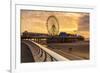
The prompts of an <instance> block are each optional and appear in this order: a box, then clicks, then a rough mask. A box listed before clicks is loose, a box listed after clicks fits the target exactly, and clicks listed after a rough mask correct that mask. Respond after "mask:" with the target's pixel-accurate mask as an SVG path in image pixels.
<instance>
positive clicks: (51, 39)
mask: <svg viewBox="0 0 100 73" xmlns="http://www.w3.org/2000/svg"><path fill="white" fill-rule="evenodd" d="M21 39H33V40H36V41H41V39H45V40H46V42H47V43H65V42H76V41H83V40H84V37H83V36H81V35H77V34H69V33H66V32H60V34H59V35H55V36H50V35H48V34H43V33H32V32H27V31H25V32H23V34H22V36H21Z"/></svg>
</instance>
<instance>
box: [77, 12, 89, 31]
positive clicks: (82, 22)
mask: <svg viewBox="0 0 100 73" xmlns="http://www.w3.org/2000/svg"><path fill="white" fill-rule="evenodd" d="M89 19H90V18H89V14H88V13H86V14H83V15H82V16H81V17H80V18H79V25H78V30H79V31H89V22H90V21H89Z"/></svg>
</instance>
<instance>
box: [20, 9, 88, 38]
mask: <svg viewBox="0 0 100 73" xmlns="http://www.w3.org/2000/svg"><path fill="white" fill-rule="evenodd" d="M51 15H54V16H55V17H56V18H57V19H58V22H59V32H67V33H72V34H76V33H77V34H80V35H82V36H84V37H85V38H89V13H79V12H78V13H75V12H50V11H34V10H21V32H24V31H28V32H36V33H48V31H47V27H46V21H47V19H48V17H49V16H51Z"/></svg>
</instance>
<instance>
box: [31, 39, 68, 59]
mask: <svg viewBox="0 0 100 73" xmlns="http://www.w3.org/2000/svg"><path fill="white" fill-rule="evenodd" d="M29 41H31V42H32V43H33V44H35V45H37V46H38V47H40V48H41V49H42V50H43V51H45V52H46V53H47V54H49V55H50V56H51V57H52V58H54V59H56V60H57V61H69V59H67V58H65V57H63V56H61V55H60V54H58V53H56V52H54V51H52V50H50V49H48V48H46V47H44V46H42V45H41V44H38V43H36V42H34V41H32V40H29Z"/></svg>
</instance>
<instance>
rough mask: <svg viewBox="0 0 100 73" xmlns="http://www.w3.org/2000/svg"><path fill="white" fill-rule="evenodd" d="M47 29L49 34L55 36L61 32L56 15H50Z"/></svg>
mask: <svg viewBox="0 0 100 73" xmlns="http://www.w3.org/2000/svg"><path fill="white" fill-rule="evenodd" d="M46 26H47V30H48V33H49V35H52V36H55V35H58V33H59V22H58V20H57V18H56V17H55V16H53V15H52V16H49V17H48V19H47V23H46Z"/></svg>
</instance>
